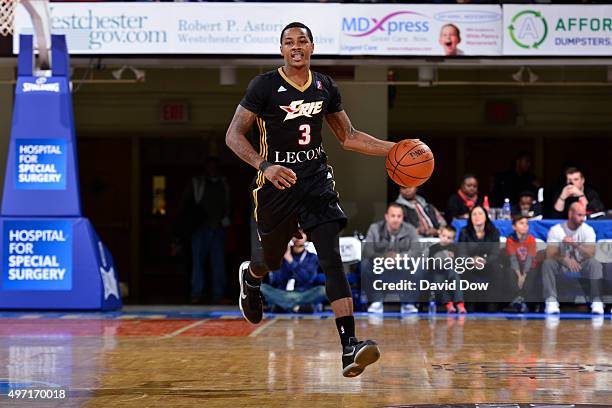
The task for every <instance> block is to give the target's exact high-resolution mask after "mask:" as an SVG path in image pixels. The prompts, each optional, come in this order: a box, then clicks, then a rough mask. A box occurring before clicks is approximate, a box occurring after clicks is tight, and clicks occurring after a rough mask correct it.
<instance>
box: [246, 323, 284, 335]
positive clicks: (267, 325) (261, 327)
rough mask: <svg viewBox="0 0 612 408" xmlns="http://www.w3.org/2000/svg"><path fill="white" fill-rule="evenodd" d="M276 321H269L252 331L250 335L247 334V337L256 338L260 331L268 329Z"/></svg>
mask: <svg viewBox="0 0 612 408" xmlns="http://www.w3.org/2000/svg"><path fill="white" fill-rule="evenodd" d="M276 320H277V319H276V318H274V319H270V320H269V321H267V322H266V323H264V324H262V325H261V326H259V327H258V328H256V329H255V330H253V332H252V333H251V334H249V337H257V335H258V334H260V333H261V332H262V331H264V330H266V329H267V328H268V327H270V326H272V325H273V324H274V323H276Z"/></svg>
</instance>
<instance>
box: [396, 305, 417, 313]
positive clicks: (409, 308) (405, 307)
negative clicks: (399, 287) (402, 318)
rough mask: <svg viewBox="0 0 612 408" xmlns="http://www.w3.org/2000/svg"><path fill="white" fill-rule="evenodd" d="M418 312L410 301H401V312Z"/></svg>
mask: <svg viewBox="0 0 612 408" xmlns="http://www.w3.org/2000/svg"><path fill="white" fill-rule="evenodd" d="M418 312H419V309H417V308H416V307H414V305H413V304H412V303H402V307H401V309H400V313H401V314H411V313H418Z"/></svg>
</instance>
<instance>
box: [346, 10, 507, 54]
mask: <svg viewBox="0 0 612 408" xmlns="http://www.w3.org/2000/svg"><path fill="white" fill-rule="evenodd" d="M339 10H340V12H341V16H340V18H341V33H340V54H343V55H440V56H461V55H492V56H493V55H501V50H502V32H501V30H502V25H501V24H502V16H501V7H500V6H497V5H469V6H466V5H437V4H422V5H415V4H397V5H390V4H368V5H346V6H343V7H340V9H339Z"/></svg>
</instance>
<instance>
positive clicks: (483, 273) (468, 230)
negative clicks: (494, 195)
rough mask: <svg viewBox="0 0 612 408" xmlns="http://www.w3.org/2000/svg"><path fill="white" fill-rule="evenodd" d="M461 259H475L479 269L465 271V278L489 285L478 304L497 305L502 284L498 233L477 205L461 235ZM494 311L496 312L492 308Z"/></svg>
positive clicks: (459, 254)
mask: <svg viewBox="0 0 612 408" xmlns="http://www.w3.org/2000/svg"><path fill="white" fill-rule="evenodd" d="M458 242H459V245H458V247H459V248H458V256H461V257H462V258H472V259H473V260H474V264H475V265H480V266H481V267H480V268H471V269H468V270H466V271H465V273H464V277H465V278H466V279H467V280H469V281H470V282H474V281H479V282H489V283H490V285H489V290H487V292H486V293H483V294H479V297H478V298H477V299H478V300H479V301H497V299H496V298H495V293H496V292H497V291H498V290H500V287H501V286H503V285H501V282H502V276H501V270H500V268H499V231H498V230H497V228H495V225H493V223H492V222H491V220H490V219H489V214H488V213H487V211H486V210H485V208H484V207H483V206H482V205H480V204H477V205H475V206H474V207H472V209H471V210H470V212H469V216H468V223H467V225H466V226H465V227H463V228H462V229H461V232H460V233H459V240H458ZM489 310H491V311H493V308H492V307H491V308H489Z"/></svg>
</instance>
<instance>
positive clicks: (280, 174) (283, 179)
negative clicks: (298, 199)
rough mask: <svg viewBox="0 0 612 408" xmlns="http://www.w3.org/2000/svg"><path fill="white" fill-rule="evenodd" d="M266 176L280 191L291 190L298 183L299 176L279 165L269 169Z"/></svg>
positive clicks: (265, 173)
mask: <svg viewBox="0 0 612 408" xmlns="http://www.w3.org/2000/svg"><path fill="white" fill-rule="evenodd" d="M264 176H265V177H266V179H268V180H269V181H270V183H272V184H274V187H276V188H278V189H279V190H284V189H286V188H289V187H291V186H292V185H294V184H295V182H296V181H297V176H296V175H295V173H294V172H293V170H291V169H288V168H287V167H285V166H281V165H278V164H274V165H272V166H270V167H268V168H267V169H266V171H265V172H264Z"/></svg>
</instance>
